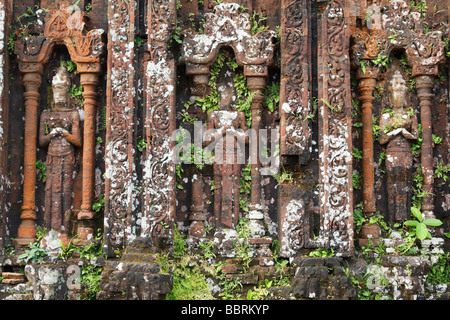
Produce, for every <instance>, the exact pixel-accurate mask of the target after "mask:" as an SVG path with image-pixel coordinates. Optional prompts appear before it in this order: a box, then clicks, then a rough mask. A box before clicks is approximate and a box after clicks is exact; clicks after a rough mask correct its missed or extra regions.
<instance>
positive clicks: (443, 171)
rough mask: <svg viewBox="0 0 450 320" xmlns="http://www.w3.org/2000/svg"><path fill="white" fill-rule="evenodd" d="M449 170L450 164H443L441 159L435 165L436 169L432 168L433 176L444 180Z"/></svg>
mask: <svg viewBox="0 0 450 320" xmlns="http://www.w3.org/2000/svg"><path fill="white" fill-rule="evenodd" d="M449 172H450V164H447V165H446V166H444V164H443V163H442V159H441V160H440V161H439V163H438V165H437V166H436V169H435V170H434V177H435V178H438V179H441V178H442V180H444V182H447V180H448V175H447V173H449Z"/></svg>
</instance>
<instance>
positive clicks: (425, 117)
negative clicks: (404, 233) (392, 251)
mask: <svg viewBox="0 0 450 320" xmlns="http://www.w3.org/2000/svg"><path fill="white" fill-rule="evenodd" d="M416 70H417V69H416ZM415 76H416V78H415V80H416V88H417V97H418V98H419V106H420V122H421V124H422V139H423V140H422V149H421V153H420V162H421V166H422V175H423V191H425V192H426V196H425V197H424V198H423V201H422V213H423V215H424V218H425V219H427V218H435V215H434V213H433V211H434V195H433V192H434V191H433V189H434V188H433V184H434V177H433V172H434V171H433V140H432V138H431V135H432V132H433V129H432V123H431V112H432V108H431V107H432V102H431V100H432V99H433V97H434V94H433V86H434V76H431V75H424V74H415Z"/></svg>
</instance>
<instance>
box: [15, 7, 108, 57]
mask: <svg viewBox="0 0 450 320" xmlns="http://www.w3.org/2000/svg"><path fill="white" fill-rule="evenodd" d="M85 18H86V16H85V13H84V12H82V11H80V8H79V7H78V6H74V5H70V4H69V3H68V2H67V1H62V2H60V4H59V8H58V9H53V10H50V11H49V12H47V14H46V16H45V18H44V20H45V27H44V35H43V36H25V37H21V38H19V39H17V41H16V44H15V51H14V52H15V54H16V55H17V57H18V59H19V61H21V62H35V63H45V62H46V60H47V59H48V58H49V57H50V53H51V50H52V49H53V46H54V45H55V44H64V45H65V46H66V48H67V50H68V51H69V54H70V57H71V59H72V60H73V61H74V62H75V63H77V64H78V63H98V62H100V56H101V55H102V53H103V50H104V43H103V40H102V36H103V34H104V30H102V29H94V30H90V31H87V30H86V28H85V27H86V25H85Z"/></svg>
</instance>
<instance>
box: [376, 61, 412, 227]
mask: <svg viewBox="0 0 450 320" xmlns="http://www.w3.org/2000/svg"><path fill="white" fill-rule="evenodd" d="M388 81H389V82H388V89H387V94H388V99H389V105H390V107H391V108H392V111H391V112H389V113H384V114H382V116H381V120H380V131H381V134H380V144H386V176H387V180H386V185H387V196H388V212H389V221H390V222H391V223H395V222H399V221H405V220H406V219H408V217H409V213H410V207H411V195H412V188H411V179H412V162H413V155H412V150H411V141H412V140H417V138H418V126H417V117H416V116H415V114H414V112H409V111H408V110H406V108H407V107H408V101H409V99H408V87H407V86H406V81H405V79H404V77H403V75H402V73H401V71H400V70H399V67H396V68H395V67H394V68H393V73H392V76H391V77H390V79H389V80H388Z"/></svg>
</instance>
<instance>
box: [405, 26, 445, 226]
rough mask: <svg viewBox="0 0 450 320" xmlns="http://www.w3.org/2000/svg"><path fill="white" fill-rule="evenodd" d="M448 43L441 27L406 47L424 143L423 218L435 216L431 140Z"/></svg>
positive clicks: (418, 37)
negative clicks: (441, 66)
mask: <svg viewBox="0 0 450 320" xmlns="http://www.w3.org/2000/svg"><path fill="white" fill-rule="evenodd" d="M444 48H445V43H444V42H443V41H442V33H441V32H440V31H432V32H428V33H427V34H422V33H419V34H416V35H414V37H412V39H411V42H410V45H409V47H408V48H407V49H406V57H407V59H408V64H409V65H410V66H411V67H412V76H413V77H415V80H416V89H417V97H418V98H419V106H420V121H421V124H422V139H423V140H422V146H421V155H420V161H421V166H422V175H423V178H424V183H423V190H424V191H426V193H427V194H426V195H425V197H424V198H423V202H422V214H423V216H424V218H434V217H435V216H434V213H433V210H434V196H433V190H434V189H433V183H434V178H433V142H432V138H431V135H432V120H431V113H432V99H433V97H434V94H433V86H434V84H433V81H434V77H435V76H436V75H437V74H438V64H441V63H444V62H445V51H444Z"/></svg>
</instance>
